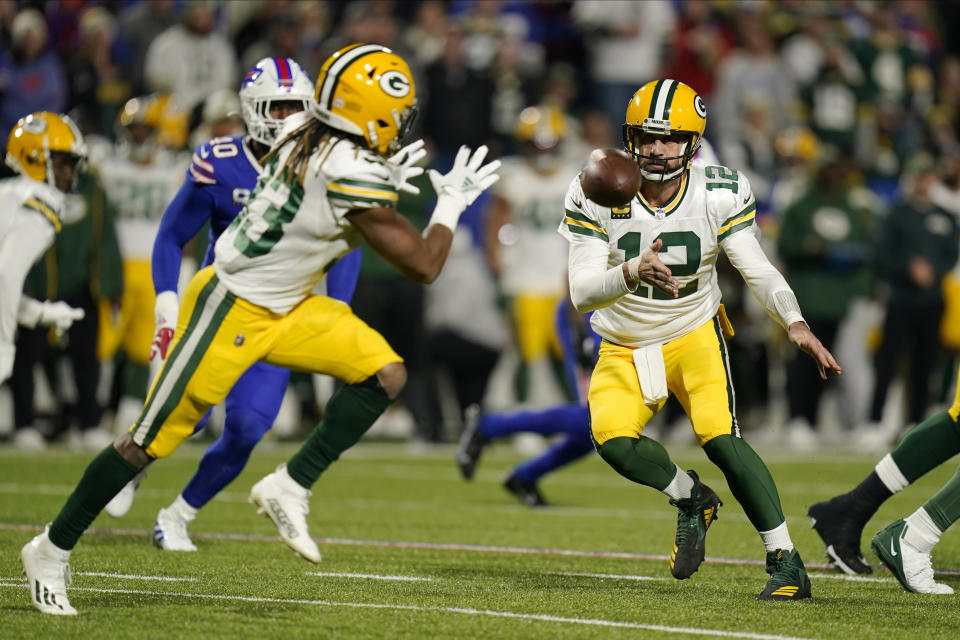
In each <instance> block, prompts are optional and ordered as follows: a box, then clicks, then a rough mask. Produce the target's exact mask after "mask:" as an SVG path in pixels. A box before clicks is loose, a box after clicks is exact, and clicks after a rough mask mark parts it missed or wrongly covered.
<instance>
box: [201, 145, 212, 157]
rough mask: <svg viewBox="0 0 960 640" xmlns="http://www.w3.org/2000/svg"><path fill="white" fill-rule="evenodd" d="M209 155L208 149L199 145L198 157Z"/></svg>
mask: <svg viewBox="0 0 960 640" xmlns="http://www.w3.org/2000/svg"><path fill="white" fill-rule="evenodd" d="M209 155H210V151H209V150H208V149H207V148H206V147H200V157H201V158H203V159H204V160H206V159H207V157H208V156H209Z"/></svg>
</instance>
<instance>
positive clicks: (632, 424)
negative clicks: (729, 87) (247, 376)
mask: <svg viewBox="0 0 960 640" xmlns="http://www.w3.org/2000/svg"><path fill="white" fill-rule="evenodd" d="M706 123H707V114H706V108H705V106H704V103H703V100H702V99H701V98H700V96H699V95H698V94H697V93H696V91H694V90H693V89H692V88H690V87H689V86H687V85H685V84H683V83H681V82H677V81H675V80H669V79H664V80H657V81H653V82H650V83H647V84H646V85H644V86H643V87H641V88H640V89H639V90H638V91H637V92H636V93H635V94H634V96H633V98H632V99H631V100H630V103H629V104H628V106H627V111H626V122H625V123H624V125H623V145H624V149H625V150H626V151H627V153H629V154H631V155H633V157H634V158H635V159H636V161H637V163H638V164H639V166H640V169H641V174H642V177H643V180H642V182H641V186H640V190H639V192H638V193H637V195H636V197H635V198H634V199H633V200H632V201H631V202H630V203H629V204H627V205H625V206H623V207H616V208H612V209H611V208H603V207H601V206H599V205H597V204H595V203H593V202H590V201H589V200H587V199H586V198H585V197H584V194H583V191H582V189H581V187H580V182H579V180H578V179H576V178H575V179H574V180H573V181H572V182H571V184H570V187H569V189H568V191H567V198H566V203H565V208H566V212H565V216H564V219H563V222H562V223H561V224H560V229H559V231H560V233H561V234H562V235H563V236H564V237H566V238H567V240H568V241H569V243H570V253H569V260H568V262H569V264H568V269H569V281H570V295H571V298H572V300H573V303H574V305H576V307H577V308H578V309H579V310H580V311H591V310H596V312H595V313H594V314H593V317H592V325H593V328H594V329H595V330H596V331H597V333H598V334H600V336H601V338H602V339H603V343H602V344H601V346H600V356H599V360H598V362H597V365H596V367H595V369H594V372H593V375H592V377H591V380H590V390H589V392H588V402H589V406H590V423H591V431H592V435H593V439H594V441H595V443H596V447H597V451H598V452H599V453H600V456H601V457H602V458H603V459H604V460H605V461H606V462H607V463H608V464H609V465H610V466H611V467H613V468H614V469H615V470H616V471H617V472H618V473H620V474H621V475H623V476H625V477H626V478H628V479H630V480H632V481H634V482H637V483H639V484H643V485H647V486H650V487H654V488H655V489H658V490H660V491H662V492H663V493H665V494H666V495H667V496H669V497H670V503H671V504H672V505H674V506H676V507H677V509H678V511H679V514H678V516H677V533H676V538H675V541H674V546H673V550H672V552H671V554H670V568H671V572H672V574H673V576H674V577H675V578H678V579H681V580H682V579H685V578H688V577H690V576H691V575H692V574H693V573H694V572H695V571H696V570H697V569H698V568H699V566H700V564H701V563H702V562H703V558H704V550H705V540H706V533H707V529H708V527H709V526H710V525H711V524H712V523H713V521H714V520H715V519H716V517H717V509H718V508H719V507H720V506H721V502H720V499H719V498H718V497H717V494H716V493H715V492H714V491H713V490H711V489H710V488H709V487H708V486H706V485H705V484H703V483H702V482H701V481H700V479H699V477H698V476H697V474H696V473H695V472H693V471H687V472H685V471H683V470H682V469H680V468H679V467H678V466H677V465H676V464H675V463H673V462H672V461H671V459H670V456H669V455H668V454H667V451H666V449H664V448H663V446H661V445H660V444H659V443H658V442H656V441H655V440H653V439H651V438H649V437H646V436H644V435H643V428H644V426H645V425H646V424H647V423H648V422H649V421H650V419H651V418H653V416H654V415H656V414H657V412H658V411H660V409H661V408H662V407H663V406H664V403H665V402H666V400H667V397H668V394H670V393H673V394H674V395H675V396H676V398H677V399H678V400H679V401H680V404H681V405H682V406H683V408H684V410H685V411H686V413H687V416H688V417H689V418H690V422H691V423H692V425H693V430H694V432H695V434H696V437H697V440H698V442H699V444H700V446H701V447H702V448H703V450H704V452H705V453H706V454H707V457H708V458H709V459H710V461H711V462H713V463H714V464H716V465H717V466H718V467H720V469H721V471H723V474H724V476H725V477H726V479H727V484H728V485H729V486H730V490H731V492H732V493H733V495H734V496H735V497H736V499H737V500H738V501H739V502H740V504H741V505H742V506H743V509H744V511H745V512H746V515H747V517H748V518H749V519H750V522H751V523H752V524H753V525H754V526H755V527H756V529H757V531H758V532H759V534H760V537H761V539H762V541H763V545H764V548H765V550H766V569H767V573H769V574H770V578H769V580H768V582H767V584H766V586H765V587H764V589H763V591H762V592H761V593H760V595H759V596H758V598H759V599H761V600H795V599H800V598H807V597H809V596H810V580H809V578H808V577H807V574H806V570H805V568H804V565H803V562H802V560H801V559H800V555H799V553H797V551H796V549H794V546H793V543H792V541H791V539H790V534H789V532H788V531H787V525H786V520H785V518H784V515H783V510H782V509H781V506H780V499H779V496H778V494H777V488H776V486H775V484H774V482H773V478H772V477H771V475H770V473H769V471H768V470H767V467H766V465H765V464H764V463H763V461H762V460H761V459H760V457H759V456H758V455H757V454H756V453H755V452H754V450H753V449H752V448H751V447H750V446H749V445H748V444H747V443H746V442H745V441H744V440H743V439H742V438H741V435H740V428H739V425H738V424H737V416H736V396H735V394H734V388H733V381H732V380H731V377H730V364H729V360H728V357H727V348H726V343H725V337H729V336H731V335H732V334H733V329H732V327H731V326H730V323H729V321H728V320H727V318H726V315H725V313H724V310H723V307H722V305H721V304H720V289H719V287H718V285H717V273H716V261H717V257H718V255H719V253H720V250H721V249H723V251H724V252H725V253H726V254H727V256H728V257H729V258H730V262H731V263H732V264H733V266H734V267H736V268H737V270H739V271H740V273H741V274H742V276H743V277H744V279H745V280H746V282H747V285H748V286H749V287H750V289H751V291H752V292H753V293H754V295H755V296H756V297H757V298H758V299H759V301H760V302H761V303H762V304H763V306H764V307H765V308H766V310H767V312H768V313H769V314H770V316H771V317H773V319H774V320H776V321H777V322H778V323H779V324H780V325H781V326H782V327H783V328H784V329H786V330H787V331H788V333H789V336H790V340H791V341H792V342H793V343H794V344H795V345H797V346H798V347H799V348H801V349H803V350H804V351H806V352H808V353H809V354H810V355H811V356H812V357H813V358H814V360H816V362H817V365H818V368H819V371H820V375H821V376H823V377H825V376H826V370H828V369H829V370H831V371H833V372H834V373H837V374H839V373H840V367H839V365H837V363H836V361H835V360H834V358H833V356H832V355H831V354H830V352H829V351H827V349H825V348H824V347H823V345H821V344H820V341H819V340H817V338H816V337H815V336H814V335H813V333H812V332H811V331H810V329H809V328H808V327H807V325H806V323H805V322H804V321H803V316H802V315H801V313H800V309H799V307H798V305H797V301H796V297H795V296H794V294H793V291H792V290H791V289H790V287H789V286H788V285H787V283H786V281H785V280H784V278H783V276H782V275H781V274H780V273H779V272H778V271H777V270H776V269H775V268H774V267H773V266H772V265H771V264H770V262H769V261H768V260H767V258H766V256H765V255H764V253H763V251H762V249H761V248H760V245H759V243H758V241H757V238H756V230H757V226H756V222H755V220H754V216H755V212H756V201H755V199H754V196H753V193H752V192H751V190H750V184H749V182H748V181H747V179H746V178H745V177H744V176H743V174H741V173H739V172H737V171H736V170H733V169H729V168H727V167H723V166H719V165H706V164H704V163H702V162H700V161H693V157H694V155H695V154H696V153H697V149H698V147H699V145H700V141H701V139H702V136H703V131H704V129H705V127H706Z"/></svg>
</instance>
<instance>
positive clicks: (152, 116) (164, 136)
mask: <svg viewBox="0 0 960 640" xmlns="http://www.w3.org/2000/svg"><path fill="white" fill-rule="evenodd" d="M189 115H190V114H189V113H187V112H186V111H184V110H183V109H181V108H180V106H179V104H178V102H177V100H176V99H175V98H174V97H173V96H172V95H171V94H169V93H152V94H149V95H143V96H137V97H136V98H130V99H129V100H127V102H126V103H125V104H124V105H123V109H121V110H120V113H119V114H118V115H117V138H119V139H120V140H122V141H124V142H126V143H128V144H140V143H134V142H133V141H132V140H131V138H130V127H132V126H134V125H138V124H142V125H147V126H148V127H150V128H152V129H153V133H152V134H151V135H150V136H149V138H148V141H149V146H151V147H153V146H156V145H159V146H162V147H169V148H171V149H180V148H182V147H183V146H184V145H185V144H186V140H187V133H188V131H187V120H188V118H189Z"/></svg>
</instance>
